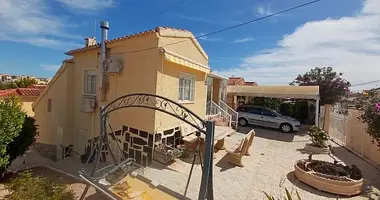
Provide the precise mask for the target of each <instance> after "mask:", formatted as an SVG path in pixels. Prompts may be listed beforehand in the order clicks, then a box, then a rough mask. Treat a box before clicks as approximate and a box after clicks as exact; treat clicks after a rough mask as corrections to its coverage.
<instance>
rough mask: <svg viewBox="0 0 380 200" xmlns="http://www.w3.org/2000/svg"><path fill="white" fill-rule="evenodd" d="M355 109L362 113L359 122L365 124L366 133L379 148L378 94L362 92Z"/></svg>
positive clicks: (379, 111)
mask: <svg viewBox="0 0 380 200" xmlns="http://www.w3.org/2000/svg"><path fill="white" fill-rule="evenodd" d="M357 105H358V106H357V107H360V109H361V110H362V111H363V112H362V114H361V115H360V116H359V120H360V121H362V122H363V123H367V125H368V127H367V133H368V134H369V135H370V136H371V137H372V142H374V143H375V144H376V145H377V146H378V147H379V148H380V93H379V92H378V91H375V90H369V91H366V92H363V95H362V96H361V97H360V98H359V99H358V102H357Z"/></svg>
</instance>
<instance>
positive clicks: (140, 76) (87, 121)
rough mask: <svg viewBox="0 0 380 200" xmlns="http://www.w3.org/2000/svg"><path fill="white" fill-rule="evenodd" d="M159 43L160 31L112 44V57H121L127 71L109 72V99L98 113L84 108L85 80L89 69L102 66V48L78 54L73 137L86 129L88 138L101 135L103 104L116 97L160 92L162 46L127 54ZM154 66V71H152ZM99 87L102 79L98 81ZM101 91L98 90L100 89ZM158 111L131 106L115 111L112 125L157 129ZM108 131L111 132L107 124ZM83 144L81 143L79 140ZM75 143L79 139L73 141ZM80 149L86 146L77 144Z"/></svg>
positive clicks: (75, 56) (101, 104) (75, 72)
mask: <svg viewBox="0 0 380 200" xmlns="http://www.w3.org/2000/svg"><path fill="white" fill-rule="evenodd" d="M154 46H157V36H156V34H147V35H144V36H140V37H138V38H133V39H127V40H124V41H120V42H118V43H115V44H112V45H108V48H110V52H109V55H108V57H110V58H112V59H116V60H120V61H122V63H123V70H122V72H121V73H120V74H118V75H108V80H109V90H108V92H107V100H106V101H103V102H98V108H97V109H96V112H95V113H84V112H82V111H81V106H82V98H83V86H84V84H83V81H84V70H85V69H98V60H99V56H98V53H99V49H97V50H92V51H87V52H82V53H79V54H76V55H74V63H75V70H74V73H73V76H74V79H75V81H76V82H77V84H75V89H74V91H73V93H74V98H73V106H72V108H73V117H72V118H71V119H73V122H72V124H73V127H74V128H73V134H72V135H73V140H75V139H76V135H77V134H79V132H81V131H84V132H85V134H86V135H85V138H86V139H90V138H93V137H96V136H98V135H99V132H100V114H99V106H103V105H107V104H108V103H110V102H111V101H113V100H115V99H116V98H118V97H120V96H122V95H125V94H131V93H137V92H139V93H151V94H155V92H156V76H157V73H156V70H155V69H156V66H158V65H160V63H161V60H160V52H159V50H158V49H155V50H151V51H142V52H137V53H126V52H130V51H135V50H139V49H144V48H150V47H154ZM152 69H153V70H152ZM97 85H98V88H99V79H98V80H97ZM97 92H98V91H97ZM154 116H155V112H154V111H153V110H148V109H138V108H128V109H121V110H119V111H116V112H114V113H112V114H111V115H110V117H109V121H108V122H109V124H110V125H111V126H112V129H113V130H117V129H120V128H121V127H122V125H127V126H130V127H134V128H137V129H142V130H146V131H149V132H153V130H154ZM107 130H108V132H109V131H110V130H109V128H108V127H107ZM79 143H80V142H79ZM72 144H75V141H73V142H72ZM75 148H76V149H78V148H81V149H80V150H83V148H84V147H77V146H76V147H75Z"/></svg>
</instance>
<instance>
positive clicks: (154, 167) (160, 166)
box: [149, 160, 179, 172]
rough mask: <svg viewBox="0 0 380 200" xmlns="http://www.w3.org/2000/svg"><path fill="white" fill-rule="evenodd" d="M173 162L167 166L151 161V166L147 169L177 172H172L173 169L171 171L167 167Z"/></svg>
mask: <svg viewBox="0 0 380 200" xmlns="http://www.w3.org/2000/svg"><path fill="white" fill-rule="evenodd" d="M174 162H175V161H172V162H169V163H167V164H162V163H160V162H157V161H155V160H153V162H152V164H151V165H149V167H150V168H153V169H158V170H163V169H167V170H170V171H173V172H179V171H177V170H174V169H171V168H170V167H168V166H169V165H171V164H172V163H174Z"/></svg>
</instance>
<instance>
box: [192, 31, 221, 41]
mask: <svg viewBox="0 0 380 200" xmlns="http://www.w3.org/2000/svg"><path fill="white" fill-rule="evenodd" d="M205 34H206V33H203V32H201V33H199V34H198V35H196V37H197V38H198V37H199V36H202V35H205ZM198 39H200V40H205V41H209V42H221V41H223V39H222V38H214V37H209V36H202V37H199V38H198Z"/></svg>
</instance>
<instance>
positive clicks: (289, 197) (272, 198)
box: [264, 188, 302, 200]
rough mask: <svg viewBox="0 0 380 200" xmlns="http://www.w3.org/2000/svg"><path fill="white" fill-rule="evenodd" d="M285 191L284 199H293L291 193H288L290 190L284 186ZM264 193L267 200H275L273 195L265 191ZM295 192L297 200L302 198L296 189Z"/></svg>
mask: <svg viewBox="0 0 380 200" xmlns="http://www.w3.org/2000/svg"><path fill="white" fill-rule="evenodd" d="M285 192H286V197H284V200H293V198H292V195H290V192H289V191H288V189H286V188H285ZM264 194H265V196H266V197H267V199H268V200H275V198H274V197H273V196H270V195H269V194H267V193H266V192H264ZM296 194H297V200H302V199H301V197H300V194H298V191H296ZM278 200H280V198H278Z"/></svg>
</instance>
